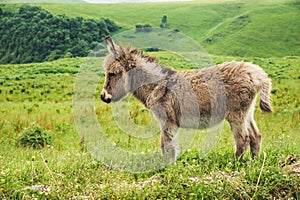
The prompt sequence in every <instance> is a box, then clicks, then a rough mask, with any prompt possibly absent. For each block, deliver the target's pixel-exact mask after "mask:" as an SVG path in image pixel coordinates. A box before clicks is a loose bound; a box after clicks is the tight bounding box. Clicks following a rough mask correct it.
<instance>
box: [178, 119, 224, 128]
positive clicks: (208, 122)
mask: <svg viewBox="0 0 300 200" xmlns="http://www.w3.org/2000/svg"><path fill="white" fill-rule="evenodd" d="M223 120H224V117H223V116H219V117H214V118H212V117H204V116H203V117H199V116H198V117H197V116H185V117H181V119H180V122H179V127H180V128H192V129H205V128H210V127H213V126H215V125H217V124H219V123H221V122H222V121H223Z"/></svg>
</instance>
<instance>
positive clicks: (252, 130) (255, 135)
mask: <svg viewBox="0 0 300 200" xmlns="http://www.w3.org/2000/svg"><path fill="white" fill-rule="evenodd" d="M248 131H249V134H250V148H251V155H252V158H255V157H258V158H259V153H260V146H261V134H260V132H259V130H258V128H257V126H256V123H255V121H254V119H252V120H251V121H250V123H249V127H248Z"/></svg>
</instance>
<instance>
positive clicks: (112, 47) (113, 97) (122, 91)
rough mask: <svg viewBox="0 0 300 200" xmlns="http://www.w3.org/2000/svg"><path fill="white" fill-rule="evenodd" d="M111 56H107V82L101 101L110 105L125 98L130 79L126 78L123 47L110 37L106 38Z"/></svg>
mask: <svg viewBox="0 0 300 200" xmlns="http://www.w3.org/2000/svg"><path fill="white" fill-rule="evenodd" d="M105 42H106V44H107V48H108V51H109V52H110V54H109V55H107V56H106V58H105V61H104V63H103V68H104V70H105V82H104V85H103V89H102V93H101V99H102V100H103V101H104V102H106V103H110V102H111V101H118V100H120V99H121V98H122V97H123V96H125V95H126V94H127V93H128V91H129V88H128V80H127V79H128V77H126V67H127V65H128V64H127V61H126V54H125V52H124V50H123V47H122V46H118V45H116V44H115V43H114V42H113V40H112V38H111V37H110V36H106V38H105Z"/></svg>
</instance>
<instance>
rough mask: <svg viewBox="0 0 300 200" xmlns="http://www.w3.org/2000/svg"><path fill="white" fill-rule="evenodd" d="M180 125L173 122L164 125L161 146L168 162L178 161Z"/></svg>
mask: <svg viewBox="0 0 300 200" xmlns="http://www.w3.org/2000/svg"><path fill="white" fill-rule="evenodd" d="M177 131H178V127H177V126H176V125H174V124H173V123H170V122H166V123H165V124H164V126H163V127H162V133H161V141H160V147H161V150H162V153H163V155H164V158H165V159H166V161H167V162H173V161H176V158H177V155H178V149H177Z"/></svg>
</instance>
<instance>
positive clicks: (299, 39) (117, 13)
mask: <svg viewBox="0 0 300 200" xmlns="http://www.w3.org/2000/svg"><path fill="white" fill-rule="evenodd" d="M205 2H207V1H204V3H203V1H192V2H176V3H122V4H87V3H84V4H72V6H70V4H56V3H43V4H38V5H40V6H42V7H43V8H45V9H47V10H49V11H50V12H52V13H54V14H66V15H68V16H71V17H76V16H82V17H90V18H99V17H108V18H110V19H112V20H114V21H115V22H116V23H117V24H118V25H121V26H122V27H123V28H124V29H133V28H134V27H135V25H136V24H151V25H152V26H153V27H159V25H160V23H161V18H162V16H163V15H167V16H168V24H169V27H170V28H171V29H179V30H180V31H181V32H182V33H184V34H186V35H188V36H190V37H192V38H193V39H195V40H197V41H198V42H199V43H201V44H202V45H203V46H204V47H205V49H206V50H207V51H208V52H209V53H211V54H217V55H226V56H251V57H284V56H290V55H297V56H299V55H300V34H299V32H300V26H299V21H300V14H299V9H300V4H299V2H297V1H288V0H281V1H269V0H264V1H245V2H243V3H238V2H233V1H232V2H231V1H225V2H224V3H220V2H219V1H215V2H214V1H212V2H210V3H205Z"/></svg>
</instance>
